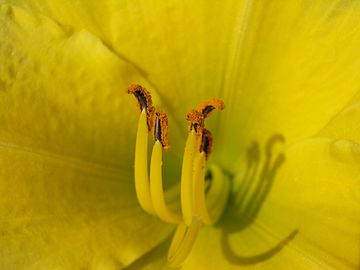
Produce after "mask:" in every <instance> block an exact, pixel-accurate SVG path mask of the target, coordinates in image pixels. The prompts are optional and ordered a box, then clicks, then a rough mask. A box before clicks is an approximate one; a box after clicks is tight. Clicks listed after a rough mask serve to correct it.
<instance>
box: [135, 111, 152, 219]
mask: <svg viewBox="0 0 360 270" xmlns="http://www.w3.org/2000/svg"><path fill="white" fill-rule="evenodd" d="M147 148H148V127H147V122H146V111H145V110H143V111H142V112H141V114H140V118H139V123H138V130H137V134H136V145H135V172H134V173H135V190H136V196H137V198H138V201H139V204H140V206H141V207H142V208H143V209H144V210H145V211H146V212H147V213H149V214H152V215H153V214H155V210H154V207H153V205H152V201H151V197H150V187H149V177H148V165H147V151H148V149H147Z"/></svg>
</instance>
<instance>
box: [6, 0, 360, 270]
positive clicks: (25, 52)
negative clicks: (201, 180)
mask: <svg viewBox="0 0 360 270" xmlns="http://www.w3.org/2000/svg"><path fill="white" fill-rule="evenodd" d="M0 4H1V5H0V63H1V64H0V165H1V170H0V179H1V180H0V192H1V199H0V246H1V251H0V268H1V269H122V268H126V267H127V269H161V268H162V267H163V268H166V267H167V266H166V264H167V262H166V252H167V248H168V245H169V243H168V240H167V239H169V236H171V234H172V233H173V229H174V227H173V226H171V225H166V224H165V223H163V222H161V221H160V220H158V219H157V218H154V217H152V216H150V215H147V214H146V213H144V211H142V209H141V208H140V207H139V205H138V202H137V200H136V195H135V189H134V181H133V160H134V144H135V134H136V123H137V121H138V114H137V113H136V111H135V109H134V108H133V100H131V99H130V98H129V97H128V96H126V95H125V94H124V90H125V89H126V87H127V86H128V85H130V84H131V83H135V82H136V83H139V84H141V85H144V86H145V87H146V88H147V89H149V90H151V92H152V94H153V98H154V103H156V105H157V106H159V107H161V108H162V109H163V110H164V111H165V112H167V113H168V116H169V141H170V145H171V149H170V150H169V151H168V152H167V153H166V155H164V179H166V180H167V179H169V180H171V181H172V183H175V182H177V178H178V177H179V176H180V168H179V164H181V155H182V153H183V149H184V145H185V139H186V128H187V123H186V121H185V116H186V113H187V112H188V111H189V110H191V109H192V108H194V107H195V106H196V105H197V104H198V103H199V102H200V101H202V100H203V99H206V98H208V97H217V98H221V99H223V100H224V102H225V104H226V109H225V110H224V111H223V112H221V114H217V115H214V117H213V119H211V121H209V129H210V130H211V131H212V132H213V134H214V138H215V144H214V151H213V154H212V157H211V160H209V162H212V163H215V164H217V165H218V166H220V167H221V168H222V170H223V171H224V172H226V173H228V174H229V175H231V177H232V184H233V185H232V191H231V196H230V199H229V203H228V205H227V208H226V211H225V214H224V216H223V217H222V219H221V221H220V222H219V223H218V224H216V225H214V226H207V227H204V228H203V229H202V230H201V232H200V233H199V236H198V239H197V240H196V243H195V246H194V248H193V250H192V252H191V254H190V256H189V258H188V259H187V261H186V262H185V264H184V265H183V269H242V268H244V269H289V268H294V269H357V268H358V267H359V264H360V244H359V237H360V226H359V225H360V182H359V181H360V146H359V143H360V135H359V134H360V121H359V119H360V94H359V86H360V80H359V78H360V76H359V75H360V74H359V73H360V57H359V51H360V50H359V49H360V24H359V18H360V3H358V2H357V1H345V0H343V1H328V0H326V1H325V0H323V1H321V0H319V1H305V0H300V1H287V2H285V1H235V0H226V1H221V2H216V1H210V2H209V1H193V2H191V3H190V2H189V3H185V2H184V1H155V2H150V1H141V0H140V1H136V2H135V1H120V0H119V1H115V0H114V1H110V0H109V1H85V0H84V1H57V0H49V1H45V0H44V1H42V3H39V2H38V1H34V0H18V1H16V0H15V1H6V0H0ZM169 185H170V184H169ZM164 241H165V243H164Z"/></svg>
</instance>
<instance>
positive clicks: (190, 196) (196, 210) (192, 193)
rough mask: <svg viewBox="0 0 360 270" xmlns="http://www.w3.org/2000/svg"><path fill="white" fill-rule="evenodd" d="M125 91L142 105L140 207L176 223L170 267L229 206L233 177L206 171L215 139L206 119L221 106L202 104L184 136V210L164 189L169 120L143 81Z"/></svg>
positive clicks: (137, 173) (138, 164) (137, 184)
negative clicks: (171, 203) (149, 149)
mask: <svg viewBox="0 0 360 270" xmlns="http://www.w3.org/2000/svg"><path fill="white" fill-rule="evenodd" d="M127 92H128V93H129V94H134V96H135V97H136V98H137V101H138V105H139V108H140V112H141V114H140V118H139V123H138V130H137V135H136V145H135V172H134V176H135V190H136V196H137V198H138V201H139V204H140V206H141V207H142V208H143V210H144V211H145V212H147V213H148V214H150V215H154V216H157V217H158V218H160V219H161V220H163V221H164V222H168V223H173V224H178V226H177V229H176V232H175V234H174V236H173V239H172V242H171V245H170V248H169V252H168V262H169V266H171V267H178V266H181V265H182V264H183V262H184V261H185V259H186V258H187V257H188V255H189V254H190V252H191V249H192V247H193V245H194V243H195V240H196V238H197V235H198V233H199V231H200V229H201V227H202V226H204V225H213V224H215V223H216V222H217V221H218V220H219V218H220V217H221V215H222V213H223V210H224V208H225V205H226V202H227V199H228V196H229V190H230V181H229V179H228V178H227V177H226V176H225V175H224V174H223V172H222V170H221V169H220V168H219V167H218V166H216V165H214V164H213V165H210V166H209V170H208V174H207V175H206V173H205V172H206V162H207V159H208V158H209V156H210V154H211V148H212V145H213V142H214V139H213V136H212V134H211V132H210V131H209V130H207V129H205V119H206V118H207V117H208V116H209V115H210V114H211V112H212V111H213V110H215V109H219V110H222V109H223V108H224V103H223V102H222V101H221V100H218V99H209V100H205V101H204V102H202V103H201V104H200V105H199V106H197V107H196V108H195V109H194V110H192V111H190V112H189V113H188V115H187V120H188V121H189V133H188V138H187V140H186V144H185V149H184V155H183V162H182V169H181V181H180V184H179V185H180V187H179V189H174V190H180V205H181V211H179V212H177V211H174V210H172V209H170V207H169V206H168V204H167V202H166V200H165V195H164V189H163V179H162V155H163V150H166V149H167V148H169V143H168V138H167V131H168V119H167V116H166V114H165V113H164V112H160V111H157V110H156V109H155V107H154V106H153V105H152V99H151V95H150V93H149V92H148V91H147V90H146V89H145V88H143V87H142V86H140V85H131V86H130V87H129V88H128V90H127ZM149 132H153V135H154V140H155V143H154V146H153V150H152V155H151V162H150V178H149V176H148V158H147V147H148V133H149Z"/></svg>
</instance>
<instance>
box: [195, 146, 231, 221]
mask: <svg viewBox="0 0 360 270" xmlns="http://www.w3.org/2000/svg"><path fill="white" fill-rule="evenodd" d="M205 163H206V156H205V153H204V152H201V153H200V154H199V155H198V157H197V158H196V161H195V163H194V212H195V213H196V214H197V215H198V216H199V217H200V219H201V221H202V222H203V223H204V224H206V225H213V224H215V223H216V222H217V221H218V220H219V218H220V217H221V214H222V212H223V210H224V207H225V204H226V201H227V197H228V194H229V188H230V184H229V181H228V179H227V178H226V177H225V176H224V175H223V174H222V172H221V170H220V169H219V168H218V167H217V166H215V165H212V166H211V168H210V169H211V173H212V180H211V181H212V182H211V184H210V189H209V192H208V194H205Z"/></svg>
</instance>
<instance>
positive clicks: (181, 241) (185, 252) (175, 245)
mask: <svg viewBox="0 0 360 270" xmlns="http://www.w3.org/2000/svg"><path fill="white" fill-rule="evenodd" d="M200 228H201V222H200V220H198V219H197V218H196V217H194V218H193V219H192V223H191V225H190V226H189V227H188V226H186V225H185V224H184V223H182V224H179V225H178V228H177V230H176V233H175V235H174V237H173V240H172V242H171V246H170V249H169V253H168V264H169V266H170V267H179V266H181V265H182V264H183V262H184V261H185V259H186V258H187V257H188V256H189V254H190V252H191V249H192V247H193V246H194V244H195V240H196V238H197V236H198V233H199V231H200Z"/></svg>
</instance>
